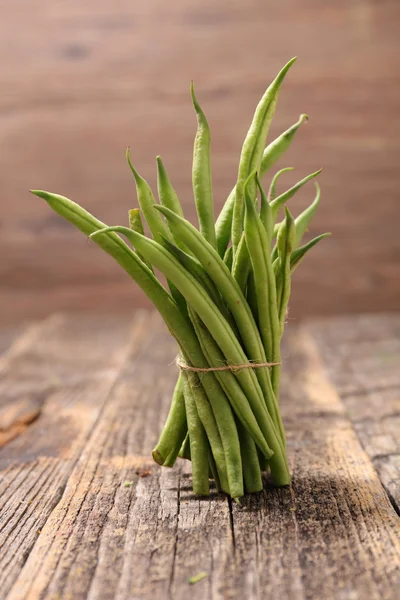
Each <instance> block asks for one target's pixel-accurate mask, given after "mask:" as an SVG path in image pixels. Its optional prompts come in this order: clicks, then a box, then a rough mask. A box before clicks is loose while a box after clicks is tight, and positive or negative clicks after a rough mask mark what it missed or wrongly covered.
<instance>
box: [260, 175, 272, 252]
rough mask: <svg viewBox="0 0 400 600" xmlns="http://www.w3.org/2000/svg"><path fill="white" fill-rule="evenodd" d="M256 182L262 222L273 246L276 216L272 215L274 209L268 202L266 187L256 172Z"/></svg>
mask: <svg viewBox="0 0 400 600" xmlns="http://www.w3.org/2000/svg"><path fill="white" fill-rule="evenodd" d="M256 183H257V187H258V189H259V191H260V219H261V222H262V224H263V225H264V229H265V233H266V234H267V239H268V242H269V245H270V246H271V242H272V237H273V233H274V217H273V215H272V210H271V206H270V203H269V202H268V199H267V196H266V195H265V192H264V188H263V186H262V185H261V182H260V180H259V178H258V175H257V173H256Z"/></svg>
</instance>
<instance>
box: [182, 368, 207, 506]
mask: <svg viewBox="0 0 400 600" xmlns="http://www.w3.org/2000/svg"><path fill="white" fill-rule="evenodd" d="M183 391H184V395H185V408H186V418H187V424H188V429H189V436H190V458H191V461H192V487H193V492H194V493H195V494H198V495H199V496H208V495H209V493H210V484H209V480H208V453H209V445H208V439H207V434H206V431H205V429H204V427H203V424H202V422H201V420H200V417H199V414H198V412H197V408H196V403H195V401H194V398H193V394H192V391H193V390H192V387H191V385H190V382H189V378H188V377H187V373H183Z"/></svg>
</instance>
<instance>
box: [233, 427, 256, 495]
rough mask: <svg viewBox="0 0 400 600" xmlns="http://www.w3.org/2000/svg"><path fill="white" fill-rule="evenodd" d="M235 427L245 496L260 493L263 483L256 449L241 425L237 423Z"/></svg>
mask: <svg viewBox="0 0 400 600" xmlns="http://www.w3.org/2000/svg"><path fill="white" fill-rule="evenodd" d="M236 426H237V430H238V434H239V439H240V451H241V455H242V462H243V480H244V488H245V490H246V494H251V493H252V492H260V491H261V490H262V489H263V483H262V477H261V471H260V463H259V460H258V454H257V448H256V446H255V444H254V441H253V439H252V438H251V437H250V435H249V434H248V432H247V431H246V429H245V428H244V427H243V425H242V423H241V422H240V421H237V422H236Z"/></svg>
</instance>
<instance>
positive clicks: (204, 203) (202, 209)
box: [190, 81, 217, 248]
mask: <svg viewBox="0 0 400 600" xmlns="http://www.w3.org/2000/svg"><path fill="white" fill-rule="evenodd" d="M190 92H191V95H192V101H193V106H194V109H195V111H196V115H197V133H196V137H195V140H194V150H193V168H192V180H193V194H194V200H195V203H196V208H197V216H198V218H199V226H200V231H201V233H202V235H203V236H204V239H206V240H207V242H209V243H210V244H211V246H213V248H216V246H217V242H216V238H215V227H214V205H213V196H212V182H211V165H210V128H209V126H208V122H207V119H206V117H205V114H204V113H203V111H202V110H201V108H200V105H199V103H198V102H197V99H196V96H195V94H194V86H193V81H192V83H191V86H190Z"/></svg>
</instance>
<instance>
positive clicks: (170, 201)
mask: <svg viewBox="0 0 400 600" xmlns="http://www.w3.org/2000/svg"><path fill="white" fill-rule="evenodd" d="M157 187H158V197H159V199H160V202H161V204H162V205H163V206H166V207H167V208H169V209H170V210H172V211H173V212H174V213H176V214H177V215H179V216H180V217H183V210H182V206H181V203H180V202H179V198H178V194H177V193H176V191H175V190H174V188H173V187H172V184H171V181H170V179H169V177H168V173H167V170H166V168H165V166H164V164H163V162H162V160H161V156H157ZM139 233H141V232H139ZM172 237H173V236H172ZM174 242H175V244H176V245H177V246H178V248H180V249H181V250H183V251H184V252H186V253H189V254H190V250H189V249H188V248H187V246H185V244H184V243H183V242H181V240H180V239H179V238H178V239H176V238H174Z"/></svg>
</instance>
